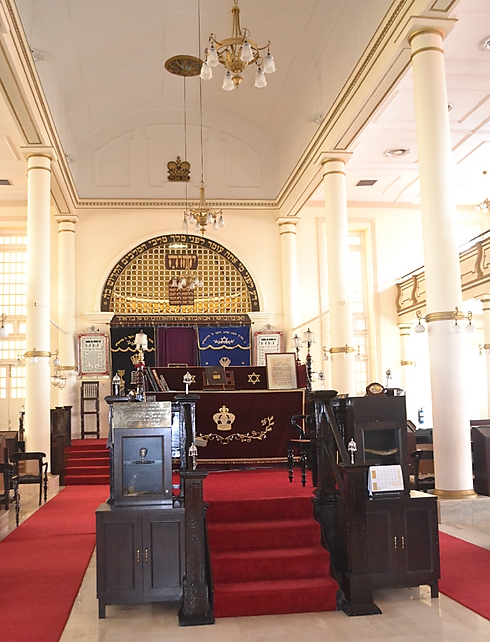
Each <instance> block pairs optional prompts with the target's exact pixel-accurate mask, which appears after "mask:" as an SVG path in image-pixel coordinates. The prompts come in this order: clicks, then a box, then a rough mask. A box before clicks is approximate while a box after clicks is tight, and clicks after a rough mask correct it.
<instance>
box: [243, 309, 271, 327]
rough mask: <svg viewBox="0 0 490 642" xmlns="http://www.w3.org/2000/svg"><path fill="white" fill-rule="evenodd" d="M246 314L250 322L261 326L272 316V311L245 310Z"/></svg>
mask: <svg viewBox="0 0 490 642" xmlns="http://www.w3.org/2000/svg"><path fill="white" fill-rule="evenodd" d="M247 315H248V317H249V318H250V321H251V322H252V324H254V325H255V324H256V323H260V324H262V326H265V325H267V324H268V323H269V321H270V320H271V318H272V317H273V316H274V312H247Z"/></svg>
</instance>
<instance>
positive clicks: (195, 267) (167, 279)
mask: <svg viewBox="0 0 490 642" xmlns="http://www.w3.org/2000/svg"><path fill="white" fill-rule="evenodd" d="M259 310H260V305H259V297H258V294H257V290H256V287H255V283H254V281H253V279H252V277H251V275H250V273H249V272H248V270H247V269H246V267H245V266H244V265H243V263H242V262H241V261H240V260H239V259H238V258H237V257H236V256H235V255H234V254H233V253H232V252H230V251H229V250H227V249H226V248H225V247H224V246H223V245H220V244H219V243H216V242H215V241H212V240H210V239H207V238H204V237H201V236H194V235H191V234H167V235H164V236H157V237H154V238H152V239H149V240H148V241H145V242H144V243H141V244H140V245H138V246H137V247H135V248H133V249H132V250H131V251H130V252H128V253H127V254H126V255H125V256H124V257H123V258H122V259H121V260H120V261H118V263H117V264H116V265H115V266H114V268H113V269H112V271H111V273H110V275H109V277H108V278H107V281H106V283H105V286H104V290H103V292H102V298H101V311H102V312H114V314H116V315H117V314H143V315H155V314H157V315H164V314H175V313H177V312H178V313H181V314H194V315H195V314H213V315H216V314H246V313H247V312H258V311H259Z"/></svg>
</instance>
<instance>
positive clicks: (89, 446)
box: [64, 439, 109, 486]
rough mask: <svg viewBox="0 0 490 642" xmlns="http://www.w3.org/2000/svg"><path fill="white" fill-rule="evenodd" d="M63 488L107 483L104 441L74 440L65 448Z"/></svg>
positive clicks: (107, 455)
mask: <svg viewBox="0 0 490 642" xmlns="http://www.w3.org/2000/svg"><path fill="white" fill-rule="evenodd" d="M65 458H66V463H65V478H64V485H65V486H74V485H76V486H79V485H86V484H95V485H99V484H108V483H109V450H108V448H106V440H105V439H74V440H72V442H71V446H70V447H69V448H65Z"/></svg>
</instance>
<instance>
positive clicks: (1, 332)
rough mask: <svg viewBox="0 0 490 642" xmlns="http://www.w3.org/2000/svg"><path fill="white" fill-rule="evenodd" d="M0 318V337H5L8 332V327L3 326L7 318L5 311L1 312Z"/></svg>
mask: <svg viewBox="0 0 490 642" xmlns="http://www.w3.org/2000/svg"><path fill="white" fill-rule="evenodd" d="M0 319H1V320H2V325H1V326H0V337H1V338H2V339H5V337H8V336H9V334H10V332H9V329H8V328H7V327H6V326H5V321H6V319H7V315H6V314H5V312H2V314H1V315H0Z"/></svg>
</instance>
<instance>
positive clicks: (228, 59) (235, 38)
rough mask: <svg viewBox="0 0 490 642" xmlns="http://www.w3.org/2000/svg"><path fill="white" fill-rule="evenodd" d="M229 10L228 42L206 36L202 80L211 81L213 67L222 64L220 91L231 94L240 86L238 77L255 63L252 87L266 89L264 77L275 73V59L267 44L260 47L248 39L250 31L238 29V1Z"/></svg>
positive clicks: (240, 77)
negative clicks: (229, 32)
mask: <svg viewBox="0 0 490 642" xmlns="http://www.w3.org/2000/svg"><path fill="white" fill-rule="evenodd" d="M234 2H235V4H234V6H233V7H232V9H231V13H232V16H233V26H232V35H231V38H225V39H224V40H217V39H216V37H215V35H214V33H212V34H211V35H210V36H209V47H208V48H206V50H205V52H204V53H205V54H206V59H205V61H204V64H203V66H202V69H201V78H202V80H210V79H211V78H212V77H213V70H212V67H217V66H218V65H219V64H222V65H223V66H224V68H225V69H226V72H225V77H224V79H223V85H222V87H223V89H224V90H225V91H232V90H233V89H236V88H237V87H238V86H239V84H240V83H241V82H242V76H241V74H242V73H243V71H244V70H245V68H246V67H248V65H251V64H252V63H255V64H256V65H257V71H256V73H255V86H256V87H259V88H260V87H265V86H266V85H267V78H266V74H273V73H274V72H275V70H276V64H275V62H274V58H273V57H272V56H271V52H270V45H271V43H270V40H269V42H268V43H267V44H266V45H264V46H263V47H259V46H258V45H257V43H255V42H254V41H253V40H251V39H250V31H249V30H248V29H245V28H243V29H242V28H241V27H240V7H239V6H238V0H234ZM265 49H267V54H266V56H265V57H264V58H262V55H261V52H262V51H264V50H265Z"/></svg>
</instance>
